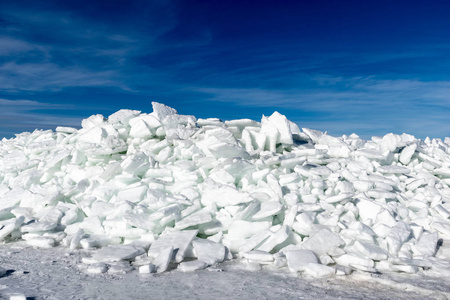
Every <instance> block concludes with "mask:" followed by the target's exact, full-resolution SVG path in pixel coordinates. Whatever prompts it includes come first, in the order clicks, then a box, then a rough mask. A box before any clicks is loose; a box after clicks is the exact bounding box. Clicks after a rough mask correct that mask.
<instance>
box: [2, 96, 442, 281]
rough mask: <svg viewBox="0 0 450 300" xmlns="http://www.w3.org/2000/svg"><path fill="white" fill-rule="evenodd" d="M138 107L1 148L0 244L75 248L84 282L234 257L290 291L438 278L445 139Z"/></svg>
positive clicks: (209, 265)
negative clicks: (338, 282) (345, 281)
mask: <svg viewBox="0 0 450 300" xmlns="http://www.w3.org/2000/svg"><path fill="white" fill-rule="evenodd" d="M152 105H153V112H152V113H150V114H146V113H141V112H139V111H132V110H120V111H118V112H116V113H114V114H113V115H111V116H109V117H108V118H105V117H103V116H102V115H94V116H91V117H89V118H88V119H86V120H83V121H82V128H81V129H79V130H77V129H74V128H67V127H58V128H57V129H56V131H51V130H46V131H44V130H36V131H34V132H32V133H21V134H17V135H16V137H15V138H13V139H3V140H2V141H1V142H0V226H1V227H0V240H1V241H3V242H4V243H7V244H8V245H14V244H15V243H25V244H26V245H29V246H31V247H34V248H36V249H37V248H47V249H50V248H54V247H58V246H63V247H66V248H67V249H68V251H72V252H73V251H81V252H83V251H85V253H88V254H89V255H90V259H89V258H85V259H84V260H83V261H82V262H80V265H79V268H80V270H84V272H86V273H88V274H111V275H112V274H123V273H130V272H131V273H137V274H150V273H155V272H156V273H162V272H167V271H170V270H174V269H179V270H180V271H182V272H193V271H196V270H202V269H205V268H206V269H211V270H212V269H213V268H215V267H217V264H223V263H224V261H227V260H230V259H238V261H240V262H242V263H243V264H248V269H249V270H259V269H261V267H262V268H263V269H264V270H266V269H267V270H281V271H282V270H287V271H288V272H289V271H290V272H292V275H296V276H300V277H303V278H311V277H313V278H321V277H324V278H329V277H336V278H338V277H340V275H349V274H351V273H352V271H353V272H356V273H357V274H368V275H369V276H370V274H384V273H390V274H394V273H405V274H411V273H413V274H417V275H416V276H421V277H423V278H429V277H430V278H431V277H440V278H450V269H449V266H450V246H449V243H450V242H449V241H450V219H449V217H450V139H448V138H446V139H445V140H441V139H429V138H427V139H425V140H420V139H416V138H415V137H413V136H411V135H408V134H402V135H395V134H388V135H386V136H384V137H373V138H372V139H371V140H363V139H360V138H359V137H358V136H357V135H355V134H352V135H349V136H347V135H344V136H342V137H333V136H330V135H328V134H327V133H323V132H320V131H317V130H313V129H307V128H302V129H300V128H299V127H298V126H297V125H296V124H294V123H292V122H291V121H289V120H288V119H287V118H286V117H285V116H283V115H281V114H279V113H277V112H275V113H274V114H273V115H271V116H269V117H265V116H263V118H262V120H261V123H259V122H256V121H252V120H248V119H243V120H232V121H225V122H223V121H221V120H219V119H216V118H210V119H196V118H195V117H194V116H186V115H180V114H178V112H177V111H176V110H175V109H173V108H170V107H167V106H165V105H164V104H160V103H155V102H153V103H152ZM35 251H39V250H35ZM69 253H70V252H69ZM219 268H220V266H219ZM0 270H1V269H0ZM133 270H136V271H133ZM188 274H189V273H188ZM188 274H186V276H188ZM3 275H4V274H3ZM91 276H93V275H91ZM97 276H100V275H97ZM408 276H411V275H408ZM0 284H1V282H0Z"/></svg>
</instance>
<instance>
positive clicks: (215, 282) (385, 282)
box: [0, 244, 450, 300]
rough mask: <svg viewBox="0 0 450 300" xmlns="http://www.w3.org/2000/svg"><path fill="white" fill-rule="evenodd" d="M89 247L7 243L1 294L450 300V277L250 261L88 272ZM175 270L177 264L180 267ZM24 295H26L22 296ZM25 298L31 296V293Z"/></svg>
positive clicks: (1, 249) (1, 250)
mask: <svg viewBox="0 0 450 300" xmlns="http://www.w3.org/2000/svg"><path fill="white" fill-rule="evenodd" d="M89 256H90V254H89V253H88V251H85V250H82V251H76V252H70V251H69V250H68V249H67V248H60V247H58V248H52V249H33V248H31V247H29V246H28V248H26V246H25V245H24V244H18V245H12V246H11V245H8V246H1V247H0V257H1V258H2V262H1V264H2V265H3V266H4V267H5V268H6V269H7V270H8V272H7V274H8V275H7V276H4V277H2V278H0V297H1V298H0V299H10V297H11V296H12V295H16V296H18V295H21V296H22V297H28V299H417V300H419V299H448V298H449V297H450V282H449V281H447V280H443V279H438V278H430V277H423V276H417V275H410V274H399V273H397V274H393V273H389V274H386V273H383V274H367V273H363V272H354V273H353V274H352V275H350V276H346V277H337V278H336V277H335V278H327V279H312V278H298V277H297V276H295V275H292V273H290V272H288V271H282V270H279V269H278V270H275V271H274V270H272V269H271V270H266V269H264V270H260V271H249V270H248V269H247V267H246V266H245V265H243V264H239V263H236V262H227V263H222V264H220V265H219V266H215V267H213V268H211V269H206V270H201V271H197V272H195V273H184V272H180V271H179V270H177V269H171V270H170V271H168V272H165V273H162V274H156V275H155V274H139V273H138V272H136V271H135V272H130V273H127V274H115V275H110V274H101V275H93V274H86V273H85V272H83V271H82V270H80V269H79V263H80V261H81V259H82V258H83V257H89ZM173 267H175V266H173ZM18 299H20V298H18ZM23 299H25V298H23Z"/></svg>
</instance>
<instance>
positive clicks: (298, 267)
mask: <svg viewBox="0 0 450 300" xmlns="http://www.w3.org/2000/svg"><path fill="white" fill-rule="evenodd" d="M286 259H287V265H288V267H289V270H290V271H291V272H299V271H304V270H305V268H306V266H307V265H308V264H309V263H315V264H317V263H318V260H317V257H316V255H315V254H314V252H312V251H310V250H291V251H287V252H286Z"/></svg>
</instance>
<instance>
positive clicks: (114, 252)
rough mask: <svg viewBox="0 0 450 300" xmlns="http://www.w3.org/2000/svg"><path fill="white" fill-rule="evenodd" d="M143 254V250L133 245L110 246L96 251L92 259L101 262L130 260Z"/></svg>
mask: <svg viewBox="0 0 450 300" xmlns="http://www.w3.org/2000/svg"><path fill="white" fill-rule="evenodd" d="M142 253H145V250H144V248H142V247H136V246H133V245H110V246H107V247H104V248H101V249H99V250H98V251H96V252H95V253H94V254H93V255H92V257H93V258H94V259H96V260H98V261H101V262H115V261H121V260H130V259H133V258H135V257H136V256H138V255H141V254H142Z"/></svg>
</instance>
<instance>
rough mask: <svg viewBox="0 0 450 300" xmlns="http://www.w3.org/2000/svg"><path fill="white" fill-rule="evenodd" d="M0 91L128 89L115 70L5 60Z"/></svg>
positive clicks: (0, 76) (0, 78) (0, 72)
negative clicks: (94, 88) (95, 69)
mask: <svg viewBox="0 0 450 300" xmlns="http://www.w3.org/2000/svg"><path fill="white" fill-rule="evenodd" d="M0 82H2V84H1V85H0V90H3V91H7V92H23V91H58V90H61V89H62V88H66V87H93V86H109V87H114V86H115V87H119V88H122V89H124V90H128V87H127V86H126V85H125V84H123V83H122V82H120V80H119V78H118V73H117V72H116V71H114V70H110V71H93V70H87V69H84V68H82V67H76V66H74V67H67V68H64V67H61V66H58V65H56V64H53V63H25V64H18V63H15V62H8V63H5V64H3V65H0Z"/></svg>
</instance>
